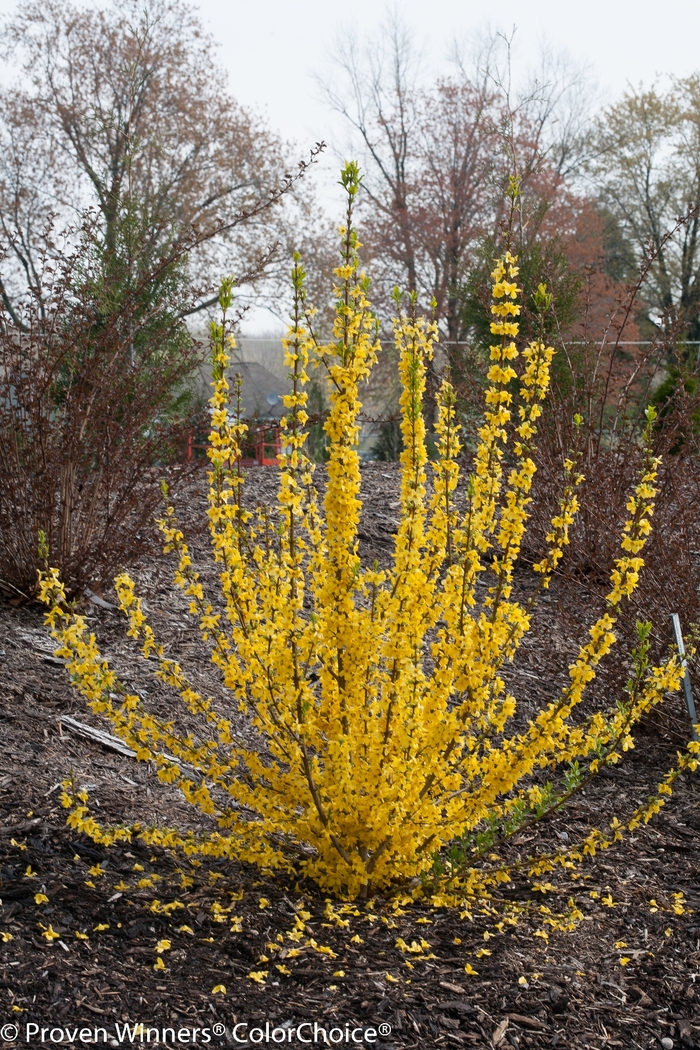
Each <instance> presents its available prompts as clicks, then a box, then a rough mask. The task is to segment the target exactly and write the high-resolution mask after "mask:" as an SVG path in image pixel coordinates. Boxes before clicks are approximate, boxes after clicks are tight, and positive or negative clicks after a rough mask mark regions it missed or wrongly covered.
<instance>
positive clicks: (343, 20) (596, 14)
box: [199, 0, 700, 146]
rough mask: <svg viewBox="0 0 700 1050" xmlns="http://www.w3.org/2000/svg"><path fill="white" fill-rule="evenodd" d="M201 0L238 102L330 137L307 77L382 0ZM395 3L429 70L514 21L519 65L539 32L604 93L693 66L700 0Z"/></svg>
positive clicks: (532, 57) (370, 20)
mask: <svg viewBox="0 0 700 1050" xmlns="http://www.w3.org/2000/svg"><path fill="white" fill-rule="evenodd" d="M199 7H200V10H201V13H202V17H203V20H204V23H205V25H206V26H207V28H208V29H209V30H210V31H211V32H212V33H213V35H214V37H215V38H216V39H217V40H218V41H219V42H220V43H221V45H222V48H221V58H222V62H223V64H224V65H225V67H226V69H227V70H228V72H229V76H230V81H231V86H232V89H233V92H234V94H235V95H236V96H237V97H238V99H239V100H240V101H241V102H243V103H247V104H249V105H251V104H252V105H256V106H259V107H262V108H264V109H265V110H266V111H267V114H268V116H269V119H270V121H271V122H272V124H273V125H275V126H276V127H277V128H278V129H279V131H281V132H282V133H283V134H284V135H285V136H289V137H294V138H296V139H298V140H300V141H301V140H305V144H308V145H309V146H310V145H311V144H312V143H313V142H314V141H316V140H317V139H319V138H322V137H323V138H326V139H328V140H331V139H333V138H337V130H336V132H334V128H333V124H334V118H333V117H332V116H331V115H329V113H328V111H327V110H326V109H325V107H324V106H323V105H322V104H321V103H320V102H319V101H318V90H317V88H316V87H315V84H314V82H313V78H312V74H313V71H314V69H315V68H321V67H323V65H324V64H325V63H326V61H327V56H328V52H329V50H330V49H331V47H332V44H333V42H334V40H335V39H336V37H337V35H338V34H339V33H341V32H342V31H343V30H344V29H346V28H347V26H348V24H349V19H348V16H347V14H346V12H347V11H350V10H352V11H353V12H355V18H356V23H357V25H359V27H360V30H361V31H362V32H370V33H371V32H372V31H374V30H375V29H376V27H377V26H378V25H379V24H380V23H381V21H382V19H383V17H384V15H385V12H386V10H387V5H386V4H385V3H384V2H383V0H348V2H347V3H345V4H340V3H333V2H331V0H200V3H199ZM394 8H395V10H396V11H397V12H398V13H399V15H400V16H401V18H402V19H403V20H404V21H405V22H406V23H407V24H408V25H410V26H412V27H413V28H414V30H415V32H416V37H417V39H418V40H419V41H420V42H421V43H422V44H423V43H424V44H425V45H426V46H427V48H428V51H429V54H430V56H431V58H432V60H433V62H434V63H435V66H436V68H439V67H440V65H441V64H444V61H445V57H446V52H447V50H448V47H449V44H450V42H451V40H452V39H453V38H454V37H457V38H462V39H463V38H466V37H468V36H469V34H473V33H475V32H479V31H480V30H481V31H483V30H484V29H485V28H486V27H487V26H490V27H491V28H492V29H500V30H503V31H505V32H509V31H510V30H511V29H512V28H513V26H516V27H517V32H516V37H515V51H516V61H517V63H518V64H522V65H523V66H526V65H528V64H530V62H534V61H536V57H537V54H538V51H539V47H540V42H541V41H542V39H543V38H544V39H546V40H547V41H548V42H549V43H550V44H551V45H553V47H554V48H556V49H557V50H565V51H568V53H569V54H570V55H571V56H572V58H574V59H575V60H576V61H578V62H584V63H589V64H590V65H591V66H592V67H593V69H594V71H595V74H596V76H597V78H598V80H599V82H600V85H601V87H602V88H603V89H605V91H606V93H608V92H609V93H610V96H611V97H612V96H614V95H616V94H618V93H619V92H621V91H622V90H623V89H624V87H625V85H626V83H628V82H632V83H633V84H635V85H637V84H639V83H640V82H641V81H643V82H645V83H647V84H649V83H650V82H651V81H653V80H654V78H655V76H656V75H658V74H663V73H676V74H680V75H684V74H686V73H690V72H692V71H694V70H696V69H700V53H699V51H698V42H699V41H700V3H698V0H664V2H662V3H659V2H658V0H654V2H653V3H652V2H651V0H519V2H515V0H500V2H499V3H497V4H493V5H487V4H484V3H483V0H481V2H479V0H428V2H426V0H399V2H398V3H396V4H395V5H394Z"/></svg>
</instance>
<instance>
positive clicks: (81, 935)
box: [75, 930, 90, 941]
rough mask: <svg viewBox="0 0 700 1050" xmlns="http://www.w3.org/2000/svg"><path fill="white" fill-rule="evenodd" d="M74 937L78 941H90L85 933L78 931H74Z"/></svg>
mask: <svg viewBox="0 0 700 1050" xmlns="http://www.w3.org/2000/svg"><path fill="white" fill-rule="evenodd" d="M75 936H76V937H77V938H78V940H79V941H89V940H90V938H89V937H88V935H87V933H81V932H80V930H76V931H75Z"/></svg>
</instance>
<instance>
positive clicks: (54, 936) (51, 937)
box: [41, 924, 61, 941]
mask: <svg viewBox="0 0 700 1050" xmlns="http://www.w3.org/2000/svg"><path fill="white" fill-rule="evenodd" d="M41 936H42V937H45V938H46V940H47V941H55V940H58V938H59V937H60V936H61V935H60V933H56V931H55V930H54V928H53V926H51V924H49V928H48V930H44V932H43V933H42V935H41Z"/></svg>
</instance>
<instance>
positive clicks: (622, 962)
mask: <svg viewBox="0 0 700 1050" xmlns="http://www.w3.org/2000/svg"><path fill="white" fill-rule="evenodd" d="M629 961H630V960H629V958H628V956H626V955H623V956H622V958H621V959H620V966H627V963H628V962H629Z"/></svg>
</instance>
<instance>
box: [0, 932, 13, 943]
mask: <svg viewBox="0 0 700 1050" xmlns="http://www.w3.org/2000/svg"><path fill="white" fill-rule="evenodd" d="M0 939H2V943H3V944H7V942H8V941H11V940H12V934H11V933H6V932H5V931H3V932H2V933H0Z"/></svg>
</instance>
